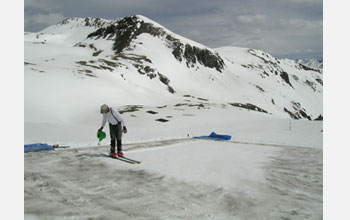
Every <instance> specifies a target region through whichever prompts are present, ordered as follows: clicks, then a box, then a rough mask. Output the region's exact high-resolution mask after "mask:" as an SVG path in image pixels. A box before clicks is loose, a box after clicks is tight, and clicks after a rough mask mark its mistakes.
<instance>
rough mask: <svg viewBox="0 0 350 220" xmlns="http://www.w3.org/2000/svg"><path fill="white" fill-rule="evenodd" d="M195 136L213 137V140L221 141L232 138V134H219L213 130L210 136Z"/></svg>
mask: <svg viewBox="0 0 350 220" xmlns="http://www.w3.org/2000/svg"><path fill="white" fill-rule="evenodd" d="M194 138H201V139H213V140H220V141H228V140H231V136H230V135H223V134H217V133H215V132H211V133H210V135H209V136H197V137H194Z"/></svg>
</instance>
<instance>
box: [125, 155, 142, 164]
mask: <svg viewBox="0 0 350 220" xmlns="http://www.w3.org/2000/svg"><path fill="white" fill-rule="evenodd" d="M120 158H123V159H125V160H129V161H131V162H134V163H137V164H140V163H141V161H139V160H134V159H131V158H128V157H125V156H121V157H120Z"/></svg>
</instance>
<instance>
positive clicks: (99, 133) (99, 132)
mask: <svg viewBox="0 0 350 220" xmlns="http://www.w3.org/2000/svg"><path fill="white" fill-rule="evenodd" d="M97 138H98V141H100V142H101V141H102V140H103V139H105V138H106V133H104V132H103V131H98V132H97Z"/></svg>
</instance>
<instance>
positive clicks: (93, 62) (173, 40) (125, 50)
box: [24, 15, 323, 122]
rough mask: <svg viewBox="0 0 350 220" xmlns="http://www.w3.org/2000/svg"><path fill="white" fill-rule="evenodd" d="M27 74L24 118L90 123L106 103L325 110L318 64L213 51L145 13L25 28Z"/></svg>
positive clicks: (283, 113) (307, 113)
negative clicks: (114, 18) (155, 20)
mask: <svg viewBox="0 0 350 220" xmlns="http://www.w3.org/2000/svg"><path fill="white" fill-rule="evenodd" d="M24 76H25V78H24V79H25V90H24V91H25V99H24V100H25V103H24V104H25V121H26V122H48V121H49V122H67V121H70V120H72V119H73V118H74V119H75V120H85V118H87V117H90V116H91V115H92V114H94V113H96V112H97V111H98V107H99V106H100V105H101V104H103V103H110V104H113V105H118V106H126V105H148V106H159V105H166V104H170V103H172V104H177V105H188V106H189V105H192V106H196V107H198V108H201V107H203V108H205V106H206V105H208V104H210V103H211V104H213V103H215V104H224V105H227V106H230V107H236V108H246V109H249V110H253V111H259V112H263V113H266V114H272V115H276V116H279V117H292V118H295V119H304V118H307V119H310V120H313V119H316V118H318V117H319V116H320V115H323V102H322V96H323V75H322V71H320V70H319V69H318V68H311V67H310V68H308V66H307V65H306V64H304V63H301V62H297V61H293V60H289V59H277V58H275V57H273V56H271V55H270V54H268V53H265V52H263V51H261V50H256V49H251V48H238V47H222V48H216V49H212V48H209V47H207V46H204V45H202V44H199V43H197V42H194V41H192V40H189V39H186V38H184V37H182V36H179V35H177V34H176V33H173V32H172V31H170V30H168V29H166V28H165V27H163V26H161V25H160V24H158V23H156V22H154V21H152V20H150V19H148V18H146V17H144V16H140V15H136V16H129V17H125V18H122V19H116V20H104V19H99V18H69V19H66V20H64V21H62V22H60V23H58V24H56V25H53V26H50V27H48V28H46V29H44V30H42V31H40V32H38V33H28V32H27V33H24ZM91 109H94V111H95V112H91Z"/></svg>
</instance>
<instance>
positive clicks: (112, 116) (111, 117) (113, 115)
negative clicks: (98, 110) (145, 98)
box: [102, 108, 125, 127]
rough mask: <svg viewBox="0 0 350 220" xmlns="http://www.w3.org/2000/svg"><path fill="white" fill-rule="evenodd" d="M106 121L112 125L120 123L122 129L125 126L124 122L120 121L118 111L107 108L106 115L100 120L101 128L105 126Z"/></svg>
mask: <svg viewBox="0 0 350 220" xmlns="http://www.w3.org/2000/svg"><path fill="white" fill-rule="evenodd" d="M107 121H108V123H110V124H112V125H116V124H118V123H119V122H121V123H122V127H124V126H125V122H124V120H123V119H122V117H121V116H120V114H119V112H118V111H114V110H113V109H112V108H109V111H108V112H107V113H104V114H103V118H102V127H104V126H105V124H106V122H107Z"/></svg>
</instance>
